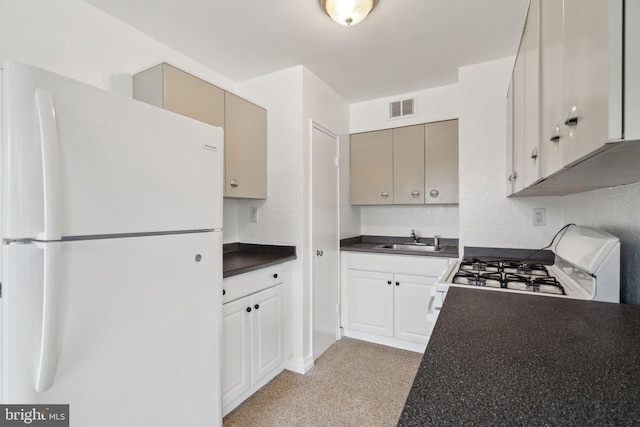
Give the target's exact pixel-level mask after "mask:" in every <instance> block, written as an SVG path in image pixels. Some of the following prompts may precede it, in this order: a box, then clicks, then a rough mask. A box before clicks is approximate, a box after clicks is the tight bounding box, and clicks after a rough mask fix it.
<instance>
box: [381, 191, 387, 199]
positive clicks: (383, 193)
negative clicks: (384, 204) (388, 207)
mask: <svg viewBox="0 0 640 427" xmlns="http://www.w3.org/2000/svg"><path fill="white" fill-rule="evenodd" d="M380 197H382V198H383V199H386V198H388V197H389V193H388V192H387V191H383V192H382V193H380Z"/></svg>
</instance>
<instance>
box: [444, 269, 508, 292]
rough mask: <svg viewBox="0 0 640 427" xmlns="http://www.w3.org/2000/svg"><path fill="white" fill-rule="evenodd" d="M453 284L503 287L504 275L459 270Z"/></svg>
mask: <svg viewBox="0 0 640 427" xmlns="http://www.w3.org/2000/svg"><path fill="white" fill-rule="evenodd" d="M453 283H458V284H461V285H473V286H487V287H491V288H500V287H502V274H500V273H498V272H480V273H476V272H473V271H465V270H459V271H458V272H457V273H456V274H455V276H454V277H453Z"/></svg>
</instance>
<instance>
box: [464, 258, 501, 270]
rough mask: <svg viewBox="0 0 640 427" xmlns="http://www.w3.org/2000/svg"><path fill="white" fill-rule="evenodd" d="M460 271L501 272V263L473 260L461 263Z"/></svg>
mask: <svg viewBox="0 0 640 427" xmlns="http://www.w3.org/2000/svg"><path fill="white" fill-rule="evenodd" d="M460 270H465V271H475V272H485V271H487V272H494V273H496V272H499V271H500V270H501V269H500V263H498V262H490V261H481V260H479V259H475V258H474V259H472V260H471V261H462V263H460Z"/></svg>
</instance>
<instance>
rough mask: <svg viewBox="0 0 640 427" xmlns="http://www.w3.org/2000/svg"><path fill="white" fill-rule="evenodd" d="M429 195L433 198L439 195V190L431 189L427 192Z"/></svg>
mask: <svg viewBox="0 0 640 427" xmlns="http://www.w3.org/2000/svg"><path fill="white" fill-rule="evenodd" d="M429 195H430V196H431V197H432V198H433V199H435V198H436V197H438V196H439V195H440V192H439V191H438V190H431V191H430V192H429Z"/></svg>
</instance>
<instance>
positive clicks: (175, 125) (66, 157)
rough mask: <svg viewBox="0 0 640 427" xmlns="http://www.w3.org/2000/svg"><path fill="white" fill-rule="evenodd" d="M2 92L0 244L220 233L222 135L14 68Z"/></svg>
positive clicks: (143, 106)
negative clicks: (4, 240)
mask: <svg viewBox="0 0 640 427" xmlns="http://www.w3.org/2000/svg"><path fill="white" fill-rule="evenodd" d="M3 88H4V90H3V91H2V92H3V93H2V96H3V122H4V123H3V129H2V139H3V144H2V145H3V148H2V149H3V153H2V154H3V156H2V161H3V164H2V174H3V176H2V178H3V179H2V181H3V183H2V192H3V196H2V198H3V206H2V221H3V225H4V227H3V233H4V235H3V237H4V238H8V239H34V238H38V239H40V240H57V239H59V237H60V236H95V235H111V234H126V233H144V232H164V231H173V230H196V229H197V230H199V229H219V228H221V227H222V189H223V187H222V179H223V155H224V153H223V142H222V129H220V128H215V127H213V126H210V125H207V124H205V123H201V122H198V121H195V120H192V119H189V118H187V117H183V116H180V115H178V114H174V113H171V112H169V111H165V110H162V109H160V108H157V107H153V106H151V105H148V104H144V103H142V102H139V101H136V100H133V99H130V98H126V97H124V96H121V95H118V94H115V93H112V92H108V91H104V90H102V89H98V88H95V87H93V86H89V85H86V84H83V83H80V82H77V81H74V80H71V79H68V78H65V77H61V76H58V75H55V74H52V73H49V72H46V71H43V70H40V69H38V68H34V67H30V66H27V65H23V64H19V63H15V62H8V63H6V64H5V66H4V72H3Z"/></svg>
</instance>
